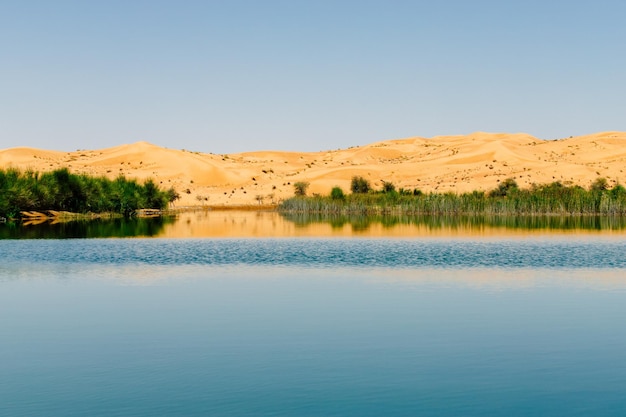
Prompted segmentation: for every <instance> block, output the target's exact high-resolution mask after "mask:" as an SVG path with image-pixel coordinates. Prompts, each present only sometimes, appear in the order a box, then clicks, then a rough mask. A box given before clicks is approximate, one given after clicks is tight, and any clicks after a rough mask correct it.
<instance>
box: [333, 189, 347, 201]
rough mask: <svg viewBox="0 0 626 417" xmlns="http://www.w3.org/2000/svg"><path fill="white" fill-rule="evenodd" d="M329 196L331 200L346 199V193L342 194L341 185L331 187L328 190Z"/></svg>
mask: <svg viewBox="0 0 626 417" xmlns="http://www.w3.org/2000/svg"><path fill="white" fill-rule="evenodd" d="M330 198H331V199H333V200H341V201H344V200H345V199H346V195H345V194H344V192H343V190H342V189H341V187H333V189H332V190H330Z"/></svg>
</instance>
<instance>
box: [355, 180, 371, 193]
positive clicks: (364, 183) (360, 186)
mask: <svg viewBox="0 0 626 417" xmlns="http://www.w3.org/2000/svg"><path fill="white" fill-rule="evenodd" d="M350 190H351V191H352V192H353V193H354V194H365V193H369V191H370V190H371V187H370V183H369V181H368V180H366V179H365V178H363V177H360V176H355V177H352V181H351V183H350Z"/></svg>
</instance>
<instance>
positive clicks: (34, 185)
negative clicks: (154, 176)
mask: <svg viewBox="0 0 626 417" xmlns="http://www.w3.org/2000/svg"><path fill="white" fill-rule="evenodd" d="M177 198H178V194H177V193H176V191H174V190H173V189H170V190H168V191H161V190H160V189H159V188H158V187H157V185H156V184H155V183H154V182H153V181H152V180H148V181H146V182H145V183H144V184H143V185H142V184H139V183H137V182H136V181H134V180H129V179H126V178H125V177H123V176H120V177H118V178H117V179H115V180H114V181H111V180H109V179H107V178H105V177H92V176H88V175H78V174H72V173H71V172H70V171H69V170H68V169H67V168H62V169H58V170H55V171H52V172H46V173H41V174H40V173H37V172H33V171H24V172H22V171H19V170H16V169H7V170H1V169H0V216H1V217H8V218H16V217H18V216H19V214H20V212H22V211H45V210H55V211H70V212H73V213H89V212H91V213H103V212H112V213H119V214H123V215H125V216H129V215H131V214H132V213H133V212H134V211H135V210H137V209H140V208H152V209H163V208H166V207H167V204H168V203H170V202H173V201H174V200H176V199H177Z"/></svg>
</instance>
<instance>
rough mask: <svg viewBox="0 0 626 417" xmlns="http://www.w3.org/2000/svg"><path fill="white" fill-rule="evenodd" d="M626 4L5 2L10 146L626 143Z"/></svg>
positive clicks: (3, 115) (3, 106) (6, 135)
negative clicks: (469, 140) (476, 136)
mask: <svg viewBox="0 0 626 417" xmlns="http://www.w3.org/2000/svg"><path fill="white" fill-rule="evenodd" d="M625 21H626V2H624V1H623V0H614V1H603V0H595V1H575V0H573V1H550V0H544V1H534V0H528V1H524V2H520V1H506V0H501V1H480V0H476V1H453V0H448V1H446V0H441V1H393V0H387V1H367V0H360V1H347V0H346V1H339V0H335V1H323V0H319V1H297V0H290V1H272V0H268V1H237V0H232V1H159V0H150V1H131V0H126V1H114V0H109V1H106V2H105V1H99V2H98V1H63V0H58V1H35V0H33V1H12V0H11V1H9V0H0V148H8V147H14V146H33V147H40V148H46V149H58V150H68V151H69V150H76V149H96V148H103V147H109V146H115V145H119V144H122V143H132V142H135V141H139V140H145V141H149V142H152V143H155V144H158V145H161V146H165V147H169V148H175V149H181V148H184V149H188V150H193V151H202V152H213V153H232V152H241V151H253V150H266V149H277V150H294V151H317V150H326V149H337V148H346V147H350V146H355V145H363V144H367V143H370V142H374V141H379V140H385V139H393V138H402V137H409V136H425V137H431V136H435V135H448V134H467V133H471V132H474V131H487V132H526V133H529V134H532V135H534V136H537V137H539V138H542V139H554V138H562V137H568V136H571V135H574V136H575V135H582V134H588V133H594V132H598V131H606V130H622V131H623V130H626V75H625V74H626V72H625V68H626V46H625V45H626V25H625V24H624V22H625Z"/></svg>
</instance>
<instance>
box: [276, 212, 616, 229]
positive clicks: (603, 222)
mask: <svg viewBox="0 0 626 417" xmlns="http://www.w3.org/2000/svg"><path fill="white" fill-rule="evenodd" d="M281 215H282V216H283V217H284V218H285V219H286V220H289V221H291V222H294V223H295V224H296V225H297V226H299V227H304V226H307V225H310V224H315V223H329V224H330V225H331V226H332V227H333V228H340V227H343V226H344V225H347V224H349V225H351V226H352V229H353V230H355V231H365V230H367V229H368V228H369V227H370V226H371V225H374V224H380V225H382V226H383V227H385V228H391V227H394V226H397V225H412V226H424V227H427V228H429V229H433V230H437V229H450V230H457V229H458V230H461V229H463V230H467V229H471V230H479V229H481V228H484V227H497V228H509V229H529V230H530V229H535V230H541V229H543V230H624V229H626V217H624V216H547V215H546V216H531V215H526V216H523V215H520V216H502V215H478V216H467V215H371V216H364V215H342V214H322V213H282V214H281Z"/></svg>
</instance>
